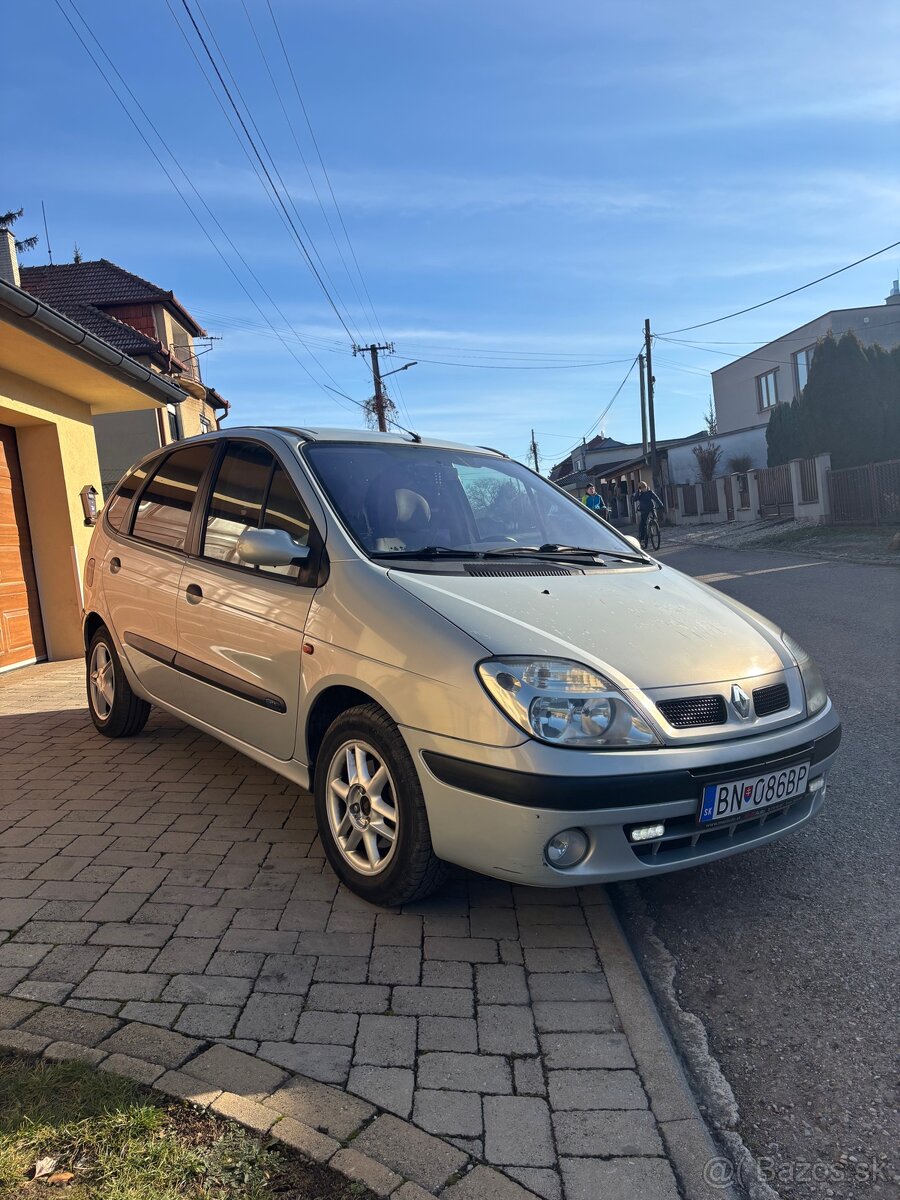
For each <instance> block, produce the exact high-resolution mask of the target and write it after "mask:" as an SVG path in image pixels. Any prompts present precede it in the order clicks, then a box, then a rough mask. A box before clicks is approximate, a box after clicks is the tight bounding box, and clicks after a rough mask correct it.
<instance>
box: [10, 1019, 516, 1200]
mask: <svg viewBox="0 0 900 1200" xmlns="http://www.w3.org/2000/svg"><path fill="white" fill-rule="evenodd" d="M0 1002H2V1005H3V1007H4V1010H5V1011H4V1012H3V1018H4V1019H3V1021H2V1027H0V1052H4V1051H8V1052H12V1053H14V1054H21V1055H26V1056H28V1057H29V1058H32V1059H36V1058H44V1059H46V1060H48V1061H59V1060H63V1059H66V1060H72V1061H77V1062H84V1063H86V1064H88V1065H90V1066H93V1067H95V1068H96V1069H98V1070H101V1071H108V1072H110V1073H111V1074H114V1075H118V1076H120V1077H122V1078H124V1079H129V1080H131V1081H132V1082H135V1083H139V1084H142V1085H144V1086H146V1087H149V1088H151V1089H152V1090H154V1091H157V1092H160V1093H161V1094H163V1095H166V1096H169V1097H171V1098H173V1099H177V1100H181V1101H183V1102H185V1103H188V1104H193V1105H195V1106H196V1107H198V1108H201V1109H204V1110H205V1109H210V1110H211V1111H213V1112H215V1113H217V1114H218V1115H220V1116H224V1117H227V1118H228V1119H229V1120H233V1121H235V1122H237V1123H238V1124H239V1125H243V1126H244V1127H245V1128H246V1129H249V1130H250V1131H251V1132H253V1133H257V1134H263V1135H265V1136H268V1137H270V1138H273V1139H276V1140H278V1141H281V1142H283V1143H284V1144H285V1145H286V1146H288V1147H290V1148H291V1149H293V1150H295V1151H298V1152H299V1153H301V1154H302V1155H304V1156H305V1157H306V1158H309V1159H311V1160H312V1161H314V1162H317V1163H319V1164H328V1165H330V1166H331V1167H332V1168H333V1169H334V1170H335V1171H337V1172H339V1173H340V1174H342V1175H344V1176H345V1177H346V1178H347V1179H349V1180H351V1181H353V1182H357V1183H361V1184H364V1185H365V1186H366V1187H368V1188H370V1189H371V1190H372V1191H373V1192H375V1194H376V1195H378V1196H384V1197H388V1196H392V1197H394V1198H395V1200H428V1198H429V1197H435V1196H438V1195H439V1196H441V1198H442V1200H453V1198H454V1197H457V1196H459V1198H460V1200H463V1197H465V1200H539V1197H537V1196H535V1194H534V1193H533V1192H531V1191H528V1190H527V1189H526V1188H524V1187H522V1186H521V1185H520V1184H518V1183H516V1182H514V1181H513V1180H512V1179H511V1178H510V1177H509V1176H508V1175H506V1174H504V1173H503V1172H502V1171H499V1170H495V1169H494V1168H493V1167H491V1166H490V1165H489V1164H487V1163H485V1162H484V1161H482V1160H481V1159H479V1158H477V1157H474V1156H472V1155H470V1154H468V1153H466V1152H465V1151H462V1150H460V1149H459V1147H457V1146H454V1145H452V1144H451V1143H450V1142H448V1141H446V1140H445V1139H444V1138H439V1137H436V1136H435V1135H434V1134H429V1133H426V1132H425V1131H424V1130H422V1129H420V1128H419V1127H418V1126H415V1125H412V1124H410V1123H409V1122H407V1121H403V1120H401V1119H400V1118H399V1117H396V1116H394V1115H393V1114H391V1113H389V1112H386V1111H385V1110H383V1109H381V1108H379V1107H378V1106H377V1105H374V1104H371V1103H370V1102H368V1101H365V1100H362V1099H361V1098H359V1097H357V1096H354V1095H353V1094H352V1093H348V1092H345V1091H343V1089H340V1088H336V1087H332V1086H331V1085H329V1084H324V1083H320V1082H318V1081H317V1080H313V1079H309V1078H307V1077H306V1076H305V1075H299V1074H296V1073H294V1072H290V1071H286V1070H282V1069H280V1068H278V1067H275V1066H273V1065H272V1064H271V1063H268V1062H266V1061H264V1060H260V1059H257V1058H256V1057H255V1056H253V1055H249V1054H245V1053H244V1052H243V1051H240V1050H234V1049H232V1048H231V1047H226V1046H224V1045H222V1044H221V1043H217V1042H212V1041H208V1040H201V1041H197V1040H196V1039H190V1040H191V1041H192V1042H193V1043H194V1044H193V1045H192V1046H191V1047H190V1048H189V1049H187V1050H186V1051H185V1053H183V1054H180V1055H177V1058H178V1061H175V1059H174V1058H173V1057H172V1056H171V1054H170V1055H169V1056H168V1061H166V1062H158V1061H154V1060H153V1058H152V1057H151V1055H150V1054H149V1053H148V1054H147V1055H146V1056H143V1057H137V1056H136V1055H129V1054H123V1053H119V1052H117V1051H116V1050H115V1049H114V1048H112V1047H111V1048H108V1049H106V1048H104V1042H105V1041H107V1040H109V1041H111V1042H112V1041H114V1039H117V1038H118V1039H119V1040H120V1041H121V1040H122V1039H123V1038H124V1039H127V1038H128V1037H129V1036H134V1037H137V1038H139V1039H141V1040H142V1041H143V1042H144V1044H145V1045H147V1046H148V1047H149V1046H151V1045H152V1038H153V1037H154V1035H158V1034H159V1032H160V1031H159V1030H157V1029H156V1028H155V1027H151V1026H145V1025H142V1024H141V1023H140V1022H135V1021H131V1022H125V1021H119V1020H116V1019H114V1018H111V1019H110V1028H109V1029H107V1030H106V1031H105V1032H104V1033H103V1035H102V1038H100V1039H99V1044H96V1043H97V1042H98V1038H96V1037H89V1038H88V1039H87V1040H88V1041H90V1042H93V1043H95V1044H92V1045H86V1044H84V1043H83V1042H79V1041H77V1040H75V1038H74V1036H73V1038H72V1040H53V1039H52V1038H51V1037H47V1036H44V1035H41V1034H38V1033H35V1032H31V1031H29V1030H28V1029H27V1028H23V1026H27V1024H28V1022H30V1021H32V1020H33V1019H34V1018H36V1017H38V1016H39V1015H40V1014H44V1019H47V1017H49V1020H50V1021H51V1022H54V1021H56V1020H58V1019H59V1017H58V1015H57V1014H62V1015H63V1016H69V1017H71V1016H72V1014H73V1011H74V1010H72V1009H66V1008H63V1007H61V1006H59V1005H54V1004H45V1005H42V1004H40V1003H36V1002H31V1001H20V1000H11V999H8V998H0ZM78 1015H80V1016H84V1014H83V1013H80V1012H79V1013H78ZM163 1033H165V1031H163ZM184 1041H185V1042H187V1041H188V1039H184ZM192 1068H193V1070H192ZM194 1072H196V1073H194ZM236 1089H240V1090H236ZM298 1114H300V1115H302V1116H305V1117H306V1118H307V1120H305V1121H304V1120H301V1119H299V1116H298ZM316 1124H318V1126H319V1127H318V1128H316ZM373 1146H378V1147H381V1146H383V1147H384V1154H383V1155H381V1156H379V1155H378V1154H376V1153H373V1152H372V1150H373ZM363 1148H364V1149H365V1150H368V1151H369V1153H364V1150H363Z"/></svg>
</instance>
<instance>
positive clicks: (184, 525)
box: [131, 444, 213, 550]
mask: <svg viewBox="0 0 900 1200" xmlns="http://www.w3.org/2000/svg"><path fill="white" fill-rule="evenodd" d="M212 452H213V448H212V446H210V445H209V444H206V445H204V446H188V447H185V449H184V450H176V451H175V452H174V453H173V454H170V455H168V457H167V458H166V459H165V460H164V461H163V463H162V466H160V467H159V469H158V470H157V471H156V474H155V475H154V476H153V478H152V479H151V480H150V482H149V483H148V484H147V486H146V487H145V488H144V491H143V492H142V493H141V498H140V502H139V504H138V508H137V512H136V513H135V517H134V526H133V528H132V531H131V532H132V533H133V534H134V536H135V537H138V538H142V539H143V540H144V541H146V542H152V543H153V544H154V545H156V546H168V547H169V548H170V549H173V550H183V549H184V544H185V539H186V538H187V531H188V524H189V522H190V519H191V508H192V507H193V504H194V498H195V497H196V495H197V489H198V488H199V486H200V481H201V479H202V478H203V475H204V472H205V471H206V468H207V467H208V466H209V461H210V458H211V457H212Z"/></svg>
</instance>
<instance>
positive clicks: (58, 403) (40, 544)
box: [0, 369, 102, 658]
mask: <svg viewBox="0 0 900 1200" xmlns="http://www.w3.org/2000/svg"><path fill="white" fill-rule="evenodd" d="M0 424H3V425H12V426H14V427H15V429H16V440H17V442H18V446H19V459H20V462H21V466H22V476H23V482H24V487H25V503H26V506H27V509H28V523H29V527H30V531H31V541H32V548H33V553H34V566H35V572H36V574H37V581H38V590H39V592H40V599H41V618H42V621H43V625H44V635H45V637H46V640H47V654H48V657H49V658H75V657H78V656H79V655H81V653H82V652H83V648H82V640H81V606H82V597H81V573H82V571H83V568H84V563H85V559H86V557H87V551H88V546H89V544H90V540H91V532H92V531H91V529H90V528H89V527H87V526H85V524H84V515H83V512H82V507H81V497H80V492H81V489H82V488H83V487H84V486H85V485H86V484H93V486H94V487H95V488H96V489H97V491H98V492H99V491H100V466H99V463H98V461H97V447H96V442H95V440H94V427H93V420H92V417H91V410H90V407H89V406H88V405H87V404H84V403H82V402H81V401H79V400H75V399H73V398H72V397H70V396H66V395H64V394H63V393H61V392H58V391H55V390H54V389H53V388H50V387H46V386H44V385H42V384H38V383H35V382H34V381H32V380H29V379H26V378H24V377H23V376H21V375H16V374H14V373H13V372H11V371H7V370H2V369H0ZM99 499H102V497H100V498H99Z"/></svg>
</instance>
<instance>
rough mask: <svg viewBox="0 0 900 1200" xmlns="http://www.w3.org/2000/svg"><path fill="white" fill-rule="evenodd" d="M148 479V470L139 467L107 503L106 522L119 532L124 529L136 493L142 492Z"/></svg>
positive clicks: (124, 480)
mask: <svg viewBox="0 0 900 1200" xmlns="http://www.w3.org/2000/svg"><path fill="white" fill-rule="evenodd" d="M146 478H147V468H146V467H138V468H137V470H135V471H132V472H131V474H130V475H128V476H126V478H125V479H123V480H122V482H121V483H120V484H119V486H118V488H117V489H116V491H115V492H114V493H113V495H112V496H110V498H109V500H108V501H107V504H106V509H105V515H106V520H107V521H108V522H109V524H110V526H111V527H112V528H113V529H115V530H116V531H117V532H118V531H119V530H121V528H122V525H123V523H124V521H125V518H126V517H127V515H128V509H129V508H130V507H131V501H132V500H133V499H134V496H135V493H136V492H138V491H139V490H140V487H141V484H142V483H143V482H144V480H145V479H146Z"/></svg>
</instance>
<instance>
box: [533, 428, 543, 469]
mask: <svg viewBox="0 0 900 1200" xmlns="http://www.w3.org/2000/svg"><path fill="white" fill-rule="evenodd" d="M531 457H532V458H533V459H534V469H535V471H537V473H538V474H539V475H540V473H541V464H540V461H539V459H538V448H537V442H536V441H535V440H534V430H533V429H532V431H531Z"/></svg>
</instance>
